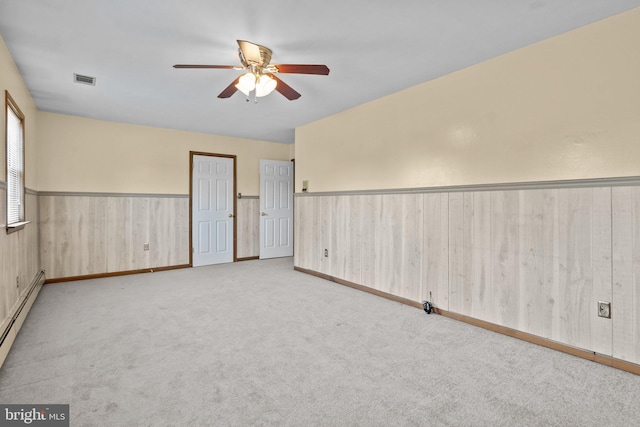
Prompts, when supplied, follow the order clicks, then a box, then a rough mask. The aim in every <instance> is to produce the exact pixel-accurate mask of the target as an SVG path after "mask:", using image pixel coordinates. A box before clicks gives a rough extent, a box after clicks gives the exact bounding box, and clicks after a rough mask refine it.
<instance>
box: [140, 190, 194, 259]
mask: <svg viewBox="0 0 640 427" xmlns="http://www.w3.org/2000/svg"><path fill="white" fill-rule="evenodd" d="M148 209H149V210H148V216H147V220H146V225H145V229H146V233H147V239H146V240H147V242H149V244H150V248H149V251H147V253H148V254H149V255H148V260H147V265H146V266H145V267H143V268H146V267H150V268H154V267H168V266H175V265H184V264H188V263H189V199H188V198H187V197H150V198H148Z"/></svg>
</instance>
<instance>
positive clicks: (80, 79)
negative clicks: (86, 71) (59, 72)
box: [73, 73, 96, 86]
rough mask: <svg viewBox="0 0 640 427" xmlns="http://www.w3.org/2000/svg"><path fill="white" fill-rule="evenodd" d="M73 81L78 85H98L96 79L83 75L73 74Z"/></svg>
mask: <svg viewBox="0 0 640 427" xmlns="http://www.w3.org/2000/svg"><path fill="white" fill-rule="evenodd" d="M73 81H74V82H76V83H82V84H83V85H91V86H95V85H96V78H95V77H90V76H83V75H82V74H76V73H73Z"/></svg>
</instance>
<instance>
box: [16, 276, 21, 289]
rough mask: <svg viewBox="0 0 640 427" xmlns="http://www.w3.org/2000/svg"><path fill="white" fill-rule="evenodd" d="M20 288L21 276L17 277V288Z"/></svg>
mask: <svg viewBox="0 0 640 427" xmlns="http://www.w3.org/2000/svg"><path fill="white" fill-rule="evenodd" d="M19 287H20V276H16V288H19Z"/></svg>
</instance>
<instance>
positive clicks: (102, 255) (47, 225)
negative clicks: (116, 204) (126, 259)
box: [40, 195, 107, 278]
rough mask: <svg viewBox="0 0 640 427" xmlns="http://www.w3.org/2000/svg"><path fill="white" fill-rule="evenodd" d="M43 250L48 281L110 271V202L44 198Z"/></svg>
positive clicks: (104, 198)
mask: <svg viewBox="0 0 640 427" xmlns="http://www.w3.org/2000/svg"><path fill="white" fill-rule="evenodd" d="M40 248H41V257H42V259H41V261H42V266H43V268H44V269H45V271H46V275H47V277H48V278H56V277H66V276H83V275H88V274H96V273H104V272H105V271H107V198H106V197H93V196H91V197H88V196H75V195H73V196H41V197H40Z"/></svg>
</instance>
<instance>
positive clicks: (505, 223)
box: [491, 191, 520, 329]
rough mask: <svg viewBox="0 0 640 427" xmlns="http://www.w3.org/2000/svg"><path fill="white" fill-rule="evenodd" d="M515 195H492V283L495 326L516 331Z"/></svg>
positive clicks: (518, 294)
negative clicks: (496, 324) (498, 325)
mask: <svg viewBox="0 0 640 427" xmlns="http://www.w3.org/2000/svg"><path fill="white" fill-rule="evenodd" d="M519 204H520V198H519V192H518V191H492V192H491V283H492V287H493V289H492V291H491V293H492V309H493V310H495V316H496V317H495V320H494V322H495V323H498V324H500V325H503V326H507V327H509V328H514V329H517V327H518V323H519V312H518V309H519V305H520V304H519V299H520V287H519V284H518V279H519V253H518V250H519V244H518V241H519V227H518V223H519V219H520V218H519V215H520V209H519Z"/></svg>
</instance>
